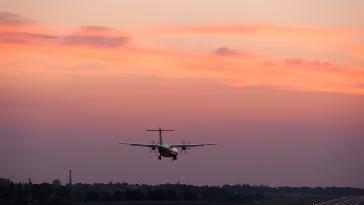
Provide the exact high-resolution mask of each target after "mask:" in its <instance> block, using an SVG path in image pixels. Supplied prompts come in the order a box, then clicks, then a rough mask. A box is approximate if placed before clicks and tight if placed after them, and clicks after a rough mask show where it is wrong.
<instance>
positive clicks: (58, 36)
mask: <svg viewBox="0 0 364 205" xmlns="http://www.w3.org/2000/svg"><path fill="white" fill-rule="evenodd" d="M7 21H8V20H7ZM10 22H12V21H10ZM21 25H22V24H17V23H13V24H11V25H6V26H5V27H4V26H3V27H1V26H0V47H2V48H3V49H5V48H6V49H7V51H8V52H7V53H6V54H4V56H3V58H2V60H0V61H3V62H4V61H6V58H7V57H8V58H12V59H19V58H20V57H25V56H26V58H39V56H42V60H46V59H49V61H51V63H50V64H52V63H54V65H55V66H60V67H62V68H64V69H66V68H67V66H68V65H69V64H70V62H77V63H83V62H86V63H88V64H92V62H97V64H103V65H104V66H105V67H109V69H108V70H107V71H103V72H110V73H113V72H116V73H135V74H142V75H154V76H155V75H157V76H160V77H189V78H206V79H217V80H220V81H222V82H224V83H225V84H226V85H229V86H251V85H255V86H268V87H272V88H276V89H290V90H296V91H301V90H304V91H321V92H340V93H355V94H364V89H363V88H362V87H360V86H358V85H362V84H363V83H364V72H363V68H361V67H359V66H357V64H356V63H355V62H352V61H350V60H349V61H339V60H335V59H334V60H332V58H331V59H330V58H329V57H330V56H329V55H327V56H328V57H325V56H326V53H325V52H327V50H323V51H322V52H323V53H322V54H321V56H320V57H316V56H311V57H310V56H307V55H301V54H302V53H305V52H302V51H300V52H296V53H291V52H287V51H285V50H283V51H282V52H283V54H281V56H276V55H274V54H267V53H266V52H265V50H264V48H265V47H264V44H263V46H261V47H257V49H255V50H254V51H251V50H249V49H247V48H244V47H243V48H242V46H241V45H239V44H234V45H235V46H232V45H233V44H232V43H231V42H230V43H229V44H227V43H226V44H225V42H222V43H223V44H221V42H219V43H220V45H223V46H220V47H219V46H217V47H216V45H218V44H217V43H211V41H213V40H215V39H214V38H213V39H212V40H210V41H209V43H211V44H213V45H214V46H213V47H214V48H215V49H211V50H208V51H205V52H201V51H197V50H193V49H191V50H188V51H186V50H182V49H179V48H176V47H168V48H165V47H162V46H160V44H158V43H155V42H150V41H147V40H150V39H148V38H144V39H143V37H145V35H146V33H145V32H142V31H140V30H139V31H138V30H133V31H131V32H130V33H132V35H131V34H129V33H125V32H124V31H120V30H119V29H115V28H109V27H103V26H82V27H79V28H76V29H72V28H68V29H64V30H62V32H49V30H51V29H38V28H37V27H36V26H33V25H29V26H27V27H23V26H21ZM156 30H158V32H150V33H148V34H147V35H149V36H152V37H158V38H162V39H163V38H164V35H165V34H169V33H173V34H174V35H175V37H174V40H175V41H178V39H180V38H183V39H184V40H186V38H184V37H185V34H186V33H187V34H194V35H195V34H198V35H206V36H210V35H211V34H214V35H219V36H221V37H223V38H224V39H227V38H229V37H230V35H231V34H234V35H235V34H239V35H240V34H249V35H253V36H254V37H256V38H257V39H258V40H259V38H262V36H261V34H264V37H266V36H268V37H269V36H270V37H272V36H277V35H279V36H287V35H290V36H300V38H302V39H303V42H304V43H306V41H305V40H306V39H305V38H306V36H309V38H310V39H312V37H313V36H317V37H318V38H319V39H321V40H322V39H323V40H326V39H325V38H322V37H323V36H325V37H328V38H331V37H332V35H331V32H333V31H336V30H338V32H336V33H335V34H333V35H341V34H344V33H349V34H351V31H350V29H349V30H340V29H332V28H329V29H327V28H307V27H287V26H272V25H256V26H237V25H219V26H198V27H196V26H183V27H168V28H163V29H156ZM130 39H133V41H131V40H130ZM140 39H143V40H140ZM145 39H147V40H145ZM274 39H275V38H273V40H274ZM187 40H188V38H187ZM291 40H292V39H291V38H281V39H280V41H278V42H277V44H280V45H285V46H286V47H290V46H291V44H292V42H291ZM258 42H259V41H258ZM307 42H309V41H307ZM330 43H333V46H335V45H336V44H341V43H342V42H341V41H337V40H336V39H333V40H331V41H330ZM345 43H348V42H347V41H345ZM349 43H351V44H352V45H360V43H359V44H358V43H357V42H356V41H355V40H352V39H350V42H349ZM24 45H28V47H27V48H24ZM42 46H43V47H44V49H43V48H42ZM20 47H22V49H18V48H20ZM262 48H263V49H262ZM302 49H303V50H305V49H306V47H303V48H302ZM327 49H328V51H330V49H331V48H330V47H328V48H327ZM339 49H341V50H340V52H343V53H348V54H351V53H357V54H358V53H360V50H361V47H360V46H359V47H358V46H351V47H339ZM35 53H38V55H35ZM292 56H293V57H292ZM358 56H360V55H359V54H358ZM54 58H57V59H58V58H62V59H63V60H62V62H59V61H57V62H53V61H52V59H54ZM360 58H361V59H363V58H362V57H360ZM33 62H39V61H33ZM4 65H5V64H4ZM36 66H37V65H34V67H36ZM38 68H39V67H38ZM0 69H1V67H0ZM18 70H19V69H18ZM20 70H21V69H20ZM38 71H39V69H38ZM80 72H81V71H80ZM89 72H90V71H89Z"/></svg>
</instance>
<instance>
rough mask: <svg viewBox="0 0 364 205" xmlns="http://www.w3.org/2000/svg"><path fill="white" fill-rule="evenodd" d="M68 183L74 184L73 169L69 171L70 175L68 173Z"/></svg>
mask: <svg viewBox="0 0 364 205" xmlns="http://www.w3.org/2000/svg"><path fill="white" fill-rule="evenodd" d="M68 185H69V186H72V170H70V171H69V175H68Z"/></svg>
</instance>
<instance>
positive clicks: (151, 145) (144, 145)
mask: <svg viewBox="0 0 364 205" xmlns="http://www.w3.org/2000/svg"><path fill="white" fill-rule="evenodd" d="M118 144H126V145H130V146H135V147H149V148H156V147H158V145H157V144H138V143H126V142H119V143H118Z"/></svg>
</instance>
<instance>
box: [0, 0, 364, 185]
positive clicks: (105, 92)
mask: <svg viewBox="0 0 364 205" xmlns="http://www.w3.org/2000/svg"><path fill="white" fill-rule="evenodd" d="M0 54H1V57H0V164H1V168H0V178H10V179H12V180H15V181H26V180H27V179H28V177H31V178H32V179H33V181H34V182H44V181H51V180H53V179H55V178H59V179H61V180H62V181H65V180H66V179H67V170H68V169H72V170H73V171H74V177H75V178H74V181H75V182H89V183H93V182H109V181H127V182H130V183H148V184H155V183H167V182H170V183H174V182H177V181H178V180H180V181H182V182H186V181H187V180H188V182H189V183H192V184H198V185H200V184H227V183H229V184H237V183H249V184H267V185H271V186H280V185H288V186H353V187H363V188H364V176H363V173H364V161H363V157H364V151H363V150H364V148H363V147H364V2H363V1H362V0H347V1H342V0H305V1H303V0H280V1H278V0H275V1H274V0H241V1H237V0H225V1H211V0H209V1H208V0H199V1H192V0H186V1H176V0H168V1H166V0H153V1H141V0H123V1H120V0H106V1H96V0H77V1H74V0H63V1H53V0H26V1H21V0H0ZM158 127H162V128H168V129H169V128H174V129H175V130H176V132H174V133H166V136H165V141H166V142H167V143H181V142H182V141H183V140H185V141H190V142H191V143H205V142H206V143H218V144H219V146H217V147H208V148H201V149H198V148H196V149H194V150H192V151H190V153H189V154H188V155H184V154H182V153H181V154H180V155H179V159H178V160H177V161H176V162H171V161H170V159H165V160H162V161H158V160H157V157H156V156H154V154H150V153H149V150H146V149H143V148H131V147H127V146H122V145H118V144H117V142H119V141H126V142H140V143H151V142H152V141H153V140H156V139H157V135H156V134H155V133H146V132H145V131H144V130H145V129H152V128H158Z"/></svg>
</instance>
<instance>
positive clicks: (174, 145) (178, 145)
mask: <svg viewBox="0 0 364 205" xmlns="http://www.w3.org/2000/svg"><path fill="white" fill-rule="evenodd" d="M207 145H217V144H211V143H209V144H170V145H169V146H170V147H175V148H182V149H186V148H192V147H203V146H207Z"/></svg>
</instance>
